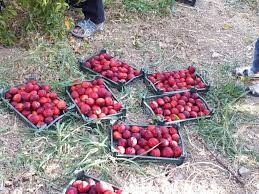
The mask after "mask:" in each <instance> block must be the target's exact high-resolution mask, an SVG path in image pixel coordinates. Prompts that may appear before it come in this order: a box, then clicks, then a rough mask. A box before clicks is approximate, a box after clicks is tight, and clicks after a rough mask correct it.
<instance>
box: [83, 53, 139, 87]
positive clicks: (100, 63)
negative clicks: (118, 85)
mask: <svg viewBox="0 0 259 194" xmlns="http://www.w3.org/2000/svg"><path fill="white" fill-rule="evenodd" d="M84 66H85V67H87V68H90V69H92V70H94V71H95V72H97V73H100V74H101V75H102V76H104V77H106V78H108V79H110V80H112V81H114V82H126V81H129V80H131V79H133V78H134V77H136V76H139V75H140V74H141V72H140V71H139V70H136V69H134V68H132V67H131V66H129V65H128V64H127V63H124V62H121V61H119V60H117V59H115V58H113V57H112V56H110V55H108V54H107V53H102V54H100V55H99V56H95V57H93V58H92V59H90V60H89V61H86V62H85V64H84Z"/></svg>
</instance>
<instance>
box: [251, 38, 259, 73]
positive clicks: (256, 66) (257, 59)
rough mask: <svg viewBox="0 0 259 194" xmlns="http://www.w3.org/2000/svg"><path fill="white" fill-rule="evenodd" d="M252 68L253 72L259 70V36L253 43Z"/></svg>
mask: <svg viewBox="0 0 259 194" xmlns="http://www.w3.org/2000/svg"><path fill="white" fill-rule="evenodd" d="M252 70H253V72H254V73H258V72H259V38H258V39H257V41H256V43H255V51H254V61H253V67H252Z"/></svg>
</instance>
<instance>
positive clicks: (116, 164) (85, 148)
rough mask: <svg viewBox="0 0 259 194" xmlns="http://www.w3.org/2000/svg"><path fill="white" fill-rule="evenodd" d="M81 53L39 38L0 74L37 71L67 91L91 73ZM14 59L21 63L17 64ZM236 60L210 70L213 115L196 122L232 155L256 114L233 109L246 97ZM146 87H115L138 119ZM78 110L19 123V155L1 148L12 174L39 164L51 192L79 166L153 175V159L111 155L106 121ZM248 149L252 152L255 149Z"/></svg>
mask: <svg viewBox="0 0 259 194" xmlns="http://www.w3.org/2000/svg"><path fill="white" fill-rule="evenodd" d="M112 48H113V49H112V50H116V45H112ZM90 53H93V50H92V48H91V47H89V48H87V52H86V53H83V54H84V55H90ZM155 54H157V55H158V58H157V61H155V62H154V63H153V64H151V65H150V66H149V68H154V67H159V68H160V67H161V68H160V70H164V69H167V68H171V69H172V66H169V65H165V64H164V63H165V62H164V58H165V52H164V50H161V49H160V50H159V49H158V50H157V53H155ZM77 58H78V56H77V55H75V54H74V52H73V49H72V47H71V46H70V45H69V44H68V43H66V42H58V43H57V44H56V45H50V44H47V43H44V42H41V43H39V44H38V46H37V47H35V49H34V50H30V51H29V55H28V56H26V57H24V58H22V59H21V60H20V59H19V60H17V58H16V59H10V60H8V61H5V63H2V64H0V71H1V72H2V73H1V74H0V78H1V79H0V80H1V82H2V83H3V85H7V84H13V82H15V83H17V82H20V81H21V80H22V79H21V77H22V76H21V75H20V73H23V72H24V71H27V72H33V73H35V74H36V75H37V76H38V77H39V78H41V80H42V81H44V82H45V81H46V82H47V83H50V84H51V85H52V87H53V88H54V89H55V90H56V91H59V92H60V93H61V94H63V96H65V94H64V86H67V85H69V83H70V81H72V80H74V79H87V78H89V77H90V76H89V75H86V74H84V73H82V72H80V71H79V69H78V65H77ZM16 63H19V65H17V66H16ZM232 66H233V65H222V68H221V69H216V70H215V72H214V70H213V72H210V73H211V74H212V75H216V76H218V78H216V77H215V78H214V77H212V78H211V81H213V86H212V88H211V91H210V92H209V93H208V95H207V97H206V99H208V101H209V103H210V104H211V105H214V106H215V114H214V116H213V117H212V119H207V120H200V121H199V122H198V123H197V125H196V127H195V129H196V130H197V131H198V133H199V134H200V135H201V136H202V137H203V138H204V139H205V141H206V143H207V144H208V145H209V146H210V147H211V148H216V150H217V151H219V152H220V153H222V154H223V155H225V156H226V157H227V158H229V159H234V158H235V157H236V156H238V155H239V154H240V153H242V154H243V153H245V152H244V149H243V144H242V141H239V140H237V139H236V138H235V136H234V135H235V132H236V130H237V129H238V127H239V125H240V124H242V123H243V122H247V121H252V119H253V118H254V116H253V115H249V114H244V113H239V112H236V110H235V107H234V105H235V104H236V102H237V101H238V100H239V99H240V98H242V97H243V94H244V88H243V86H242V85H240V84H237V83H236V82H235V80H234V79H232V78H231V77H229V76H228V74H227V72H229V70H230V68H231V67H232ZM210 71H212V70H210ZM19 76H21V77H19ZM134 88H136V89H134ZM146 93H147V89H146V88H145V87H143V85H142V84H133V85H132V86H129V87H128V88H127V90H126V91H125V92H124V93H120V94H118V93H116V95H118V96H119V99H121V100H122V101H123V102H124V103H125V104H126V105H127V106H128V107H129V112H131V113H133V114H135V113H136V114H137V115H138V116H136V119H138V118H137V117H141V116H143V114H142V108H141V107H140V102H141V97H142V96H143V95H145V94H146ZM0 113H1V114H5V113H6V109H0ZM141 114H142V115H141ZM74 115H75V116H74ZM74 115H70V116H69V117H68V118H67V119H66V120H64V122H62V123H59V124H57V126H56V128H54V130H50V131H46V132H44V133H41V134H37V133H34V132H33V131H29V130H28V129H26V128H22V129H19V130H18V132H19V133H20V134H22V135H21V137H20V138H21V144H20V145H19V146H20V148H19V150H18V153H17V157H16V158H11V157H8V154H7V153H3V157H0V162H1V161H2V158H6V160H5V165H6V166H7V167H8V169H11V170H10V171H11V173H12V174H15V173H18V172H19V171H20V170H21V169H28V168H29V169H30V168H34V169H36V175H37V176H38V177H39V178H40V179H41V181H42V182H44V183H45V184H46V187H47V191H48V193H50V191H51V190H52V189H53V187H54V188H59V189H60V188H62V187H63V185H65V184H66V183H67V181H68V180H69V179H71V174H72V173H73V171H74V170H76V169H84V170H86V171H87V172H89V173H94V174H97V175H100V177H102V178H103V179H104V180H109V182H113V183H115V184H117V183H119V181H118V182H117V180H116V179H119V178H120V177H115V176H114V172H119V171H121V170H123V171H125V172H128V173H129V174H130V173H136V174H142V175H143V176H148V175H149V172H145V171H144V169H145V167H146V166H149V164H140V163H136V162H135V161H131V160H126V159H117V158H115V157H113V156H112V154H111V153H110V142H109V138H108V136H109V134H108V130H109V126H108V125H105V124H98V125H97V126H96V127H89V126H87V125H86V124H85V123H83V122H82V121H81V119H80V116H79V115H77V114H76V113H75V114H74ZM188 130H191V129H188ZM8 131H9V128H8V129H7V128H6V127H2V128H1V129H0V134H1V135H4V134H6V133H8ZM245 154H247V155H252V156H254V155H253V153H245ZM55 163H58V165H59V167H60V168H59V171H58V173H59V175H58V176H54V175H53V174H55V173H53V174H51V173H49V172H47V171H46V168H47V167H49V166H52V165H53V164H55ZM151 165H152V164H151ZM153 165H155V164H153ZM2 174H3V175H2V176H3V177H4V178H5V179H7V178H9V177H11V175H10V174H5V172H4V173H2Z"/></svg>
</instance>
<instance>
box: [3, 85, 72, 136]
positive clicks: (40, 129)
mask: <svg viewBox="0 0 259 194" xmlns="http://www.w3.org/2000/svg"><path fill="white" fill-rule="evenodd" d="M26 83H27V82H25V83H24V84H26ZM21 85H23V84H19V85H16V86H14V87H19V86H21ZM9 89H10V88H8V89H7V90H5V91H4V92H2V93H1V100H2V101H3V102H4V103H5V104H6V105H7V107H8V108H9V109H10V110H12V111H14V113H15V114H16V115H17V116H18V117H19V118H20V119H21V120H22V121H23V122H24V123H25V124H26V125H27V126H28V127H30V128H32V129H34V130H35V131H37V132H42V131H44V130H46V129H49V128H50V127H52V126H53V125H54V124H55V123H57V122H58V121H60V120H62V119H63V117H65V116H66V115H68V114H70V111H71V110H72V109H74V108H75V106H74V105H72V106H70V107H68V111H63V113H62V114H61V115H60V116H59V117H57V118H56V119H55V120H53V121H52V122H51V123H50V124H48V125H47V124H45V125H43V126H41V127H38V126H36V125H34V124H33V123H32V122H31V121H30V120H29V119H28V118H27V117H25V116H24V115H23V114H22V113H21V112H19V111H18V110H17V109H16V108H15V107H14V106H13V105H12V104H11V103H10V102H9V100H8V99H6V98H5V95H6V93H7V92H8V91H9Z"/></svg>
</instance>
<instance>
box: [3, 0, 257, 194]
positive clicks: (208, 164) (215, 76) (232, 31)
mask: <svg viewBox="0 0 259 194" xmlns="http://www.w3.org/2000/svg"><path fill="white" fill-rule="evenodd" d="M172 11H173V14H171V15H169V16H164V17H159V16H152V15H148V16H146V15H144V16H142V17H140V16H139V15H132V14H130V13H126V12H120V10H118V9H108V10H107V23H106V29H105V32H103V33H101V34H97V35H96V36H95V38H94V39H93V40H90V42H89V44H90V45H91V48H90V49H89V50H87V51H86V52H87V54H86V55H89V54H90V53H91V52H92V51H94V50H98V49H100V48H108V49H109V50H112V51H114V53H115V54H117V55H120V56H121V57H122V58H123V59H125V60H126V61H130V62H132V63H135V64H139V66H141V67H142V68H149V69H153V70H164V69H173V68H178V69H179V68H181V67H186V66H188V65H189V64H196V65H197V66H198V67H199V68H200V69H202V70H207V71H208V78H209V80H210V81H211V83H213V82H214V81H220V79H221V77H220V74H219V72H220V71H219V69H220V68H221V67H220V66H221V65H222V64H226V65H228V66H229V67H231V68H234V67H236V66H244V65H248V64H250V62H251V59H252V53H253V47H254V43H255V40H256V38H257V37H258V34H259V13H258V12H256V9H251V8H250V7H249V6H247V5H246V4H245V3H242V2H239V1H235V0H232V1H230V0H227V1H225V0H213V1H212V0H198V1H197V5H196V6H195V7H188V6H185V5H183V4H176V5H175V6H174V7H173V10H172ZM77 44H81V45H83V44H84V43H83V42H81V41H77ZM15 53H17V52H16V49H11V50H9V49H7V50H6V49H0V61H1V60H2V61H4V60H8V59H7V58H8V56H11V57H12V56H13V55H15ZM82 54H85V53H82ZM4 58H5V59H4ZM160 64H161V65H160ZM215 72H217V73H215ZM22 73H23V72H22ZM25 73H26V72H25ZM136 92H137V91H136ZM236 108H237V110H239V111H244V112H245V111H249V112H250V113H251V114H254V115H257V116H258V112H259V100H258V99H257V98H252V97H247V98H246V99H244V100H242V102H240V103H239V104H238V105H237V107H236ZM7 113H8V111H7V110H6V109H5V108H4V109H1V111H0V133H1V135H0V193H16V194H20V193H37V194H38V193H60V189H62V188H60V186H61V185H52V187H51V189H49V188H48V189H46V188H47V185H51V181H48V180H47V179H48V176H49V177H51V176H52V178H53V179H58V178H60V176H62V175H60V174H58V173H57V172H59V170H60V169H62V166H61V165H59V164H58V162H57V161H52V162H50V163H49V165H48V166H47V167H45V175H46V177H42V176H38V175H37V173H36V170H35V169H33V168H32V167H31V166H30V165H29V166H27V165H26V162H25V163H24V164H23V166H24V168H22V169H20V168H19V165H17V164H14V163H13V162H12V161H13V159H14V158H17V159H18V158H19V157H21V155H20V154H19V153H26V152H27V150H26V149H24V148H25V147H26V146H24V145H27V144H28V139H29V138H28V132H27V131H28V129H27V128H26V127H25V126H24V125H23V124H22V123H21V122H20V121H19V120H18V118H16V117H15V116H14V115H13V114H9V113H8V114H7ZM184 133H185V138H186V139H187V141H186V146H187V149H188V156H187V160H186V161H185V163H184V164H183V165H181V166H178V167H177V166H175V165H171V164H157V165H156V164H146V165H143V166H142V167H144V168H145V171H146V172H148V173H149V174H151V175H152V176H148V177H146V176H143V175H140V174H137V173H132V172H128V171H123V170H122V169H120V170H116V171H114V172H115V174H114V176H113V179H112V180H111V181H112V182H114V183H117V184H119V185H120V186H122V187H123V188H125V189H126V190H128V191H129V192H131V193H133V194H174V193H178V194H180V193H183V194H193V193H195V194H201V193H202V194H203V193H206V194H207V193H208V194H209V193H211V194H230V193H233V194H246V193H247V194H258V193H259V166H258V161H250V160H249V159H248V158H245V157H244V156H242V155H240V156H238V157H237V158H235V159H234V160H233V161H231V162H230V161H229V160H227V159H225V158H224V157H223V156H219V157H220V159H221V161H223V162H224V164H225V166H228V167H229V169H231V171H232V172H234V173H235V175H236V176H238V177H239V179H240V180H241V181H242V182H244V185H242V184H240V183H238V182H236V180H235V178H234V177H233V175H232V174H230V173H229V171H227V170H226V169H225V168H224V167H223V166H222V165H221V164H220V163H219V162H218V161H217V160H216V159H215V157H213V155H212V154H211V153H210V152H209V151H208V150H207V149H206V147H205V146H204V144H203V140H202V138H201V137H200V136H199V135H198V133H197V132H195V131H193V130H192V125H188V126H185V127H184ZM244 135H245V136H247V137H248V140H247V145H248V146H247V147H248V149H253V150H254V151H255V152H257V153H259V147H258V142H259V127H258V123H257V125H254V124H253V125H250V124H249V123H244V124H243V125H242V126H240V128H239V129H237V132H236V137H237V138H238V137H239V136H244ZM42 141H44V137H41V138H40V140H39V144H38V145H37V144H35V142H34V144H33V146H35V149H38V148H39V147H40V143H42ZM27 146H30V144H28V145H27ZM36 147H37V148H36ZM248 161H249V162H248ZM247 162H248V164H247V165H248V168H249V169H250V173H249V174H248V175H246V176H245V177H240V176H239V175H238V174H237V171H238V169H239V168H240V165H241V164H244V163H247ZM16 165H17V166H16ZM10 168H11V169H12V170H10ZM17 168H18V169H17ZM50 180H52V179H50Z"/></svg>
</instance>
